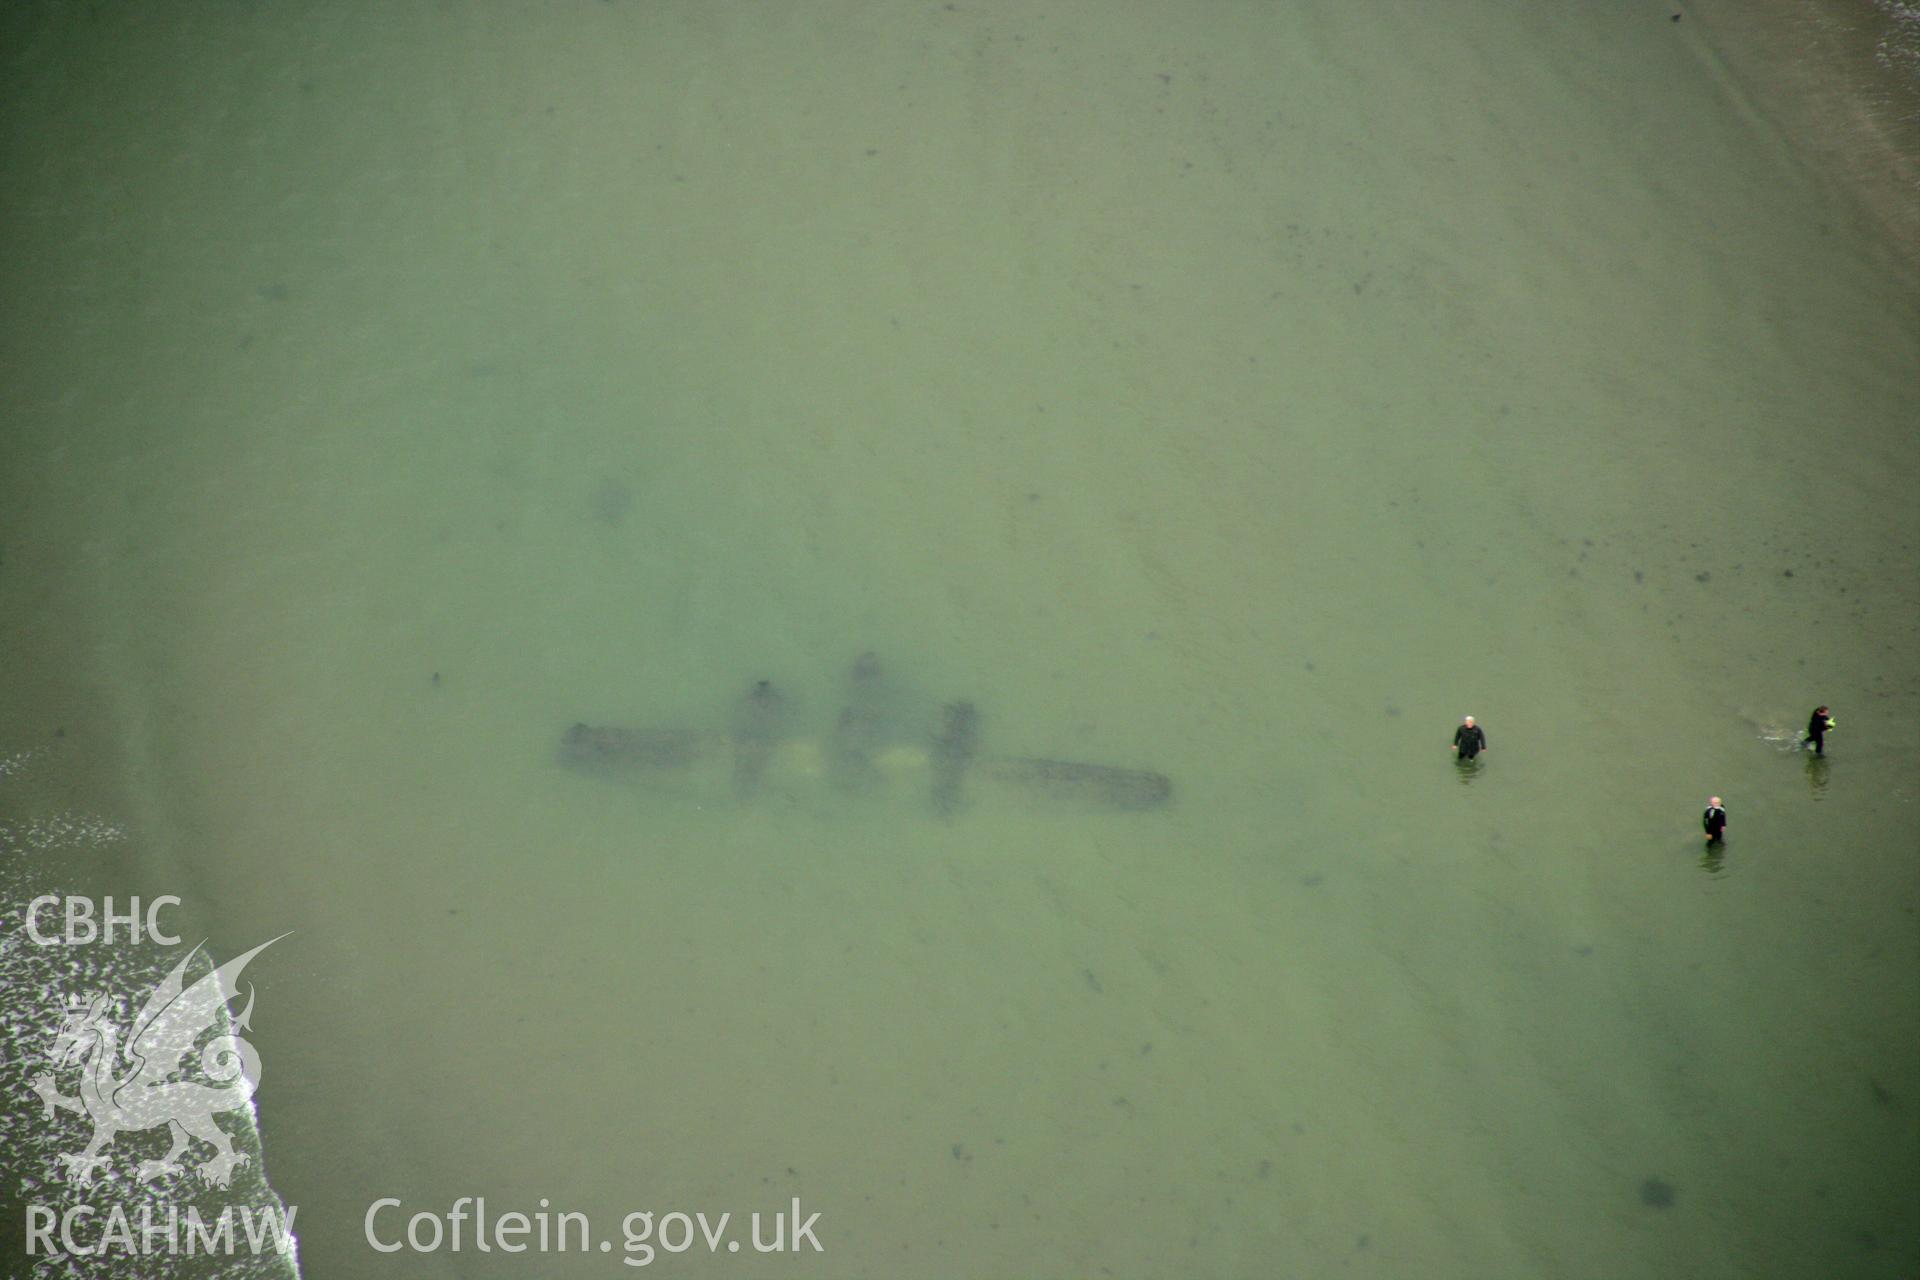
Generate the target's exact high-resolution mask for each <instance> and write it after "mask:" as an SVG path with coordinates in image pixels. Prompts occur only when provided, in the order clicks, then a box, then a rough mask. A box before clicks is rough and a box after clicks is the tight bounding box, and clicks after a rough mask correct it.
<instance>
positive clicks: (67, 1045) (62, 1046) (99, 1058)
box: [33, 934, 286, 1187]
mask: <svg viewBox="0 0 1920 1280" xmlns="http://www.w3.org/2000/svg"><path fill="white" fill-rule="evenodd" d="M280 937H281V938H284V937H286V935H285V934H281V935H280ZM278 941H280V938H271V939H269V940H268V941H266V942H263V943H261V944H260V945H259V946H257V947H255V948H254V949H253V950H251V951H249V952H247V953H246V954H244V955H240V956H236V957H235V958H234V959H232V960H229V961H227V963H225V964H224V965H221V966H220V967H219V968H217V969H215V970H213V971H212V972H210V973H208V974H206V975H205V976H204V977H202V978H200V979H199V980H197V981H196V982H194V983H193V985H191V986H188V985H187V984H186V972H187V966H188V965H189V964H191V963H192V962H193V958H194V957H195V956H196V955H198V954H200V947H198V946H196V947H195V948H194V949H193V950H192V951H190V952H188V953H187V955H186V957H185V958H184V959H183V960H181V961H180V963H179V964H177V965H175V966H174V967H173V972H172V973H169V974H168V975H167V976H166V977H165V978H163V979H162V980H161V981H160V982H159V984H158V985H156V986H155V987H154V989H153V991H152V992H151V993H150V994H149V995H148V996H147V999H146V1003H145V1004H144V1005H142V1006H141V1009H140V1014H139V1016H138V1017H136V1018H135V1019H134V1020H133V1022H132V1024H131V1026H130V1027H129V1028H128V1035H127V1041H126V1044H125V1046H124V1047H123V1046H122V1045H121V1043H120V1035H121V1029H120V1028H119V1027H117V1026H115V1025H114V1022H113V1020H112V1019H111V1017H110V1016H109V1009H108V1005H107V997H106V996H105V995H104V994H102V995H96V996H94V997H93V998H92V999H91V1000H85V999H83V998H82V999H73V998H70V999H69V1000H68V1001H67V1017H66V1020H65V1021H64V1022H63V1023H61V1025H60V1033H59V1035H57V1036H56V1037H55V1038H54V1042H53V1048H52V1049H51V1050H50V1051H49V1052H48V1055H47V1056H48V1057H49V1058H50V1059H51V1060H52V1062H53V1065H54V1067H55V1068H56V1069H61V1068H65V1067H68V1066H70V1065H72V1064H73V1063H76V1062H77V1063H80V1064H81V1065H80V1089H79V1093H78V1095H77V1096H75V1097H71V1098H69V1097H65V1096H63V1095H62V1094H61V1093H60V1092H59V1090H58V1089H57V1088H56V1087H55V1085H54V1078H53V1075H52V1073H51V1072H42V1073H41V1074H40V1075H38V1076H36V1077H34V1080H33V1091H34V1092H35V1093H37V1094H39V1095H40V1100H41V1101H42V1102H44V1103H45V1104H46V1108H47V1117H48V1118H49V1119H51V1118H52V1117H53V1113H54V1109H55V1108H60V1109H62V1110H65V1111H72V1112H75V1113H77V1114H79V1115H82V1116H85V1117H87V1118H89V1119H91V1120H92V1121H93V1138H92V1140H91V1141H90V1142H88V1143H87V1145H86V1149H85V1150H82V1151H74V1152H64V1153H62V1154H61V1156H60V1159H61V1160H62V1161H64V1162H65V1163H66V1166H67V1174H68V1178H69V1179H70V1180H71V1181H72V1182H73V1183H74V1184H75V1185H76V1186H82V1187H84V1186H86V1185H88V1184H89V1183H90V1182H92V1181H93V1171H94V1170H95V1169H97V1168H99V1167H100V1166H101V1165H103V1164H105V1163H107V1157H106V1156H105V1155H103V1154H102V1152H103V1151H104V1150H105V1149H106V1147H107V1146H108V1144H110V1143H111V1142H112V1141H113V1139H114V1137H115V1135H117V1134H119V1133H122V1132H127V1133H136V1132H140V1131H142V1130H147V1129H157V1128H159V1127H161V1126H163V1125H164V1126H166V1127H167V1128H169V1129H170V1130H171V1131H172V1134H173V1146H172V1148H171V1149H169V1150H168V1152H167V1154H166V1155H164V1156H162V1157H161V1158H160V1159H158V1160H142V1161H141V1162H140V1166H139V1169H138V1177H139V1179H140V1181H142V1182H147V1181H151V1180H152V1179H154V1178H157V1177H161V1176H162V1175H167V1174H174V1173H178V1172H179V1171H180V1167H181V1162H180V1157H181V1155H182V1154H183V1153H185V1152H186V1151H187V1149H188V1143H189V1140H190V1139H194V1138H197V1139H199V1140H200V1141H201V1142H204V1143H208V1144H210V1145H211V1146H212V1147H213V1149H214V1154H213V1156H212V1157H210V1158H209V1159H207V1160H206V1161H204V1162H203V1163H202V1164H201V1165H200V1168H199V1174H200V1179H201V1181H202V1182H204V1183H206V1184H207V1185H209V1186H216V1187H226V1186H230V1185H232V1182H233V1171H234V1170H235V1169H236V1168H238V1167H239V1166H240V1165H243V1164H245V1163H247V1159H248V1157H247V1154H246V1153H245V1152H244V1151H235V1150H234V1149H233V1139H231V1138H229V1137H228V1136H227V1134H226V1133H225V1132H224V1131H223V1130H222V1129H221V1128H220V1126H219V1125H218V1124H216V1123H214V1119H213V1118H214V1116H216V1115H218V1114H219V1113H220V1112H222V1111H232V1110H234V1109H235V1108H238V1107H242V1106H245V1105H246V1103H247V1100H248V1099H249V1098H251V1097H252V1096H253V1091H254V1090H255V1089H256V1088H258V1087H259V1083H260V1055H259V1054H258V1053H257V1052H255V1051H254V1047H253V1046H252V1045H250V1044H248V1043H247V1042H246V1041H245V1040H243V1039H241V1038H240V1036H239V1035H238V1034H236V1032H238V1031H245V1030H247V1029H248V1028H249V1026H250V1025H251V1021H252V1018H253V994H254V993H253V988H252V986H251V985H249V986H248V988H247V1006H246V1008H245V1009H243V1010H241V1012H240V1013H239V1015H238V1016H236V1017H234V1018H233V1019H232V1026H233V1028H234V1029H235V1030H234V1031H232V1032H229V1033H228V1034H224V1035H214V1036H212V1037H211V1038H210V1039H208V1040H207V1041H206V1043H205V1044H204V1045H199V1041H200V1039H201V1037H202V1036H206V1035H207V1034H208V1033H209V1032H215V1031H218V1030H219V1022H220V1015H221V1014H222V1013H223V1012H226V1011H227V1009H226V1006H227V1001H228V1000H230V999H232V998H233V997H231V996H228V995H226V994H224V993H226V992H228V991H233V990H234V989H235V988H234V985H233V984H234V983H235V982H236V981H237V980H238V978H239V977H240V971H241V970H243V969H245V968H246V967H247V962H248V961H249V960H252V959H253V958H254V957H255V956H257V955H259V954H260V953H261V952H262V951H265V950H266V949H267V948H268V947H270V946H272V945H273V944H274V943H275V942H278ZM202 945H204V944H202ZM196 1045H198V1046H199V1047H198V1052H196V1051H195V1049H196ZM189 1056H191V1057H192V1059H193V1063H194V1065H197V1067H198V1069H199V1070H198V1074H200V1075H202V1076H204V1077H205V1078H206V1080H207V1081H210V1082H211V1083H204V1082H202V1081H201V1080H198V1079H191V1078H189V1075H190V1068H189V1065H188V1062H187V1059H188V1058H189Z"/></svg>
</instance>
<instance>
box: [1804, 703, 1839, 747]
mask: <svg viewBox="0 0 1920 1280" xmlns="http://www.w3.org/2000/svg"><path fill="white" fill-rule="evenodd" d="M1831 728H1833V717H1832V716H1830V715H1828V714H1827V708H1825V707H1815V708H1814V709H1813V715H1812V716H1811V717H1810V718H1809V719H1808V720H1807V741H1808V742H1811V743H1812V744H1813V754H1815V755H1817V756H1823V755H1825V754H1827V730H1829V729H1831Z"/></svg>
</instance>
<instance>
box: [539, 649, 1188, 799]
mask: <svg viewBox="0 0 1920 1280" xmlns="http://www.w3.org/2000/svg"><path fill="white" fill-rule="evenodd" d="M934 711H935V709H934V708H931V707H928V706H925V705H921V701H920V700H919V699H916V698H913V697H912V696H910V695H906V694H904V693H903V692H902V691H901V690H899V689H897V688H895V687H894V686H893V685H892V684H891V683H890V682H889V681H888V680H887V678H886V675H885V673H884V672H883V670H882V669H881V665H880V661H879V659H878V658H876V657H874V655H873V654H871V653H863V654H861V655H860V656H859V658H857V659H855V661H854V663H853V665H852V667H851V668H850V669H849V670H848V672H847V679H846V688H845V691H844V694H843V696H842V700H841V707H840V711H839V715H838V718H837V719H836V720H835V721H834V723H833V726H832V728H831V730H830V731H829V732H828V733H827V735H826V736H825V738H824V739H823V738H820V737H810V736H808V735H806V734H805V733H804V732H802V731H801V726H799V725H797V724H796V723H795V718H794V716H793V715H792V712H791V708H790V707H789V705H788V702H787V699H786V697H785V695H783V694H782V693H781V692H780V690H779V689H778V688H776V687H775V686H774V684H773V683H772V682H771V681H768V680H758V681H755V682H754V683H753V684H752V685H751V686H750V687H749V688H748V689H747V690H746V691H745V692H744V693H743V694H741V695H740V697H739V698H738V699H737V700H736V701H735V703H734V706H733V711H732V716H731V719H730V721H729V723H728V724H727V726H726V727H725V728H724V729H720V730H716V731H709V732H700V731H697V730H693V729H687V728H681V727H665V728H628V727H624V726H619V725H590V724H585V723H577V724H575V725H573V726H572V727H571V728H569V729H568V730H567V731H566V732H565V733H563V734H562V735H561V738H560V761H561V763H563V764H565V765H567V766H569V767H571V768H574V769H578V770H581V771H584V772H590V773H598V774H604V775H611V776H621V777H628V776H631V777H648V776H655V777H660V778H663V779H664V778H669V777H674V776H681V775H686V776H691V775H694V774H697V773H700V772H702V771H708V772H712V771H717V770H721V769H730V770H731V774H732V789H733V794H734V796H735V797H736V798H737V799H740V800H751V799H752V798H753V797H754V796H755V795H757V794H759V793H760V792H761V791H762V790H764V789H767V788H768V787H770V786H783V787H784V786H791V785H796V784H810V783H815V782H824V783H825V784H827V785H830V786H832V787H834V788H836V789H838V790H840V791H843V792H848V793H856V794H857V793H868V792H880V791H883V790H889V789H894V790H900V789H904V790H916V789H917V790H922V791H923V793H924V794H925V796H926V797H927V803H928V804H929V806H930V807H931V808H932V810H933V812H934V813H936V814H938V815H939V816H940V817H943V818H948V817H952V816H953V814H955V813H956V812H958V811H959V810H960V809H961V808H962V807H963V805H964V804H965V802H966V799H967V796H968V794H969V793H970V791H971V790H972V789H973V788H975V787H977V786H982V785H984V786H987V787H1004V788H1007V789H1010V790H1014V791H1018V792H1023V793H1026V794H1028V795H1032V796H1037V797H1042V798H1045V799H1049V800H1058V801H1065V802H1068V803H1072V804H1077V805H1079V806H1082V807H1087V808H1096V809H1119V810H1130V809H1152V808H1156V807H1158V806H1160V805H1163V804H1166V803H1167V802H1168V800H1170V799H1171V798H1172V796H1173V782H1172V780H1171V779H1169V778H1168V777H1167V776H1166V775H1165V774H1163V773H1155V772H1153V771H1152V770H1149V769H1126V768H1119V767H1116V766H1114V765H1105V764H1088V763H1084V762H1081V761H1075V760H1054V759H1049V758H1045V757H1038V756H1003V755H991V754H984V753H983V752H982V750H981V746H980V716H979V713H978V712H977V711H976V710H975V709H974V705H973V704H972V703H971V702H964V701H962V702H949V703H946V704H945V705H944V706H940V707H938V708H937V714H934Z"/></svg>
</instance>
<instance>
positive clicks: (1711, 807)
mask: <svg viewBox="0 0 1920 1280" xmlns="http://www.w3.org/2000/svg"><path fill="white" fill-rule="evenodd" d="M1700 825H1701V826H1702V827H1704V828H1706V832H1707V843H1708V844H1719V843H1720V836H1721V834H1722V833H1723V832H1725V831H1726V829H1727V807H1726V806H1725V805H1723V804H1721V803H1720V797H1719V796H1709V797H1708V798H1707V811H1706V812H1705V813H1703V814H1701V815H1700Z"/></svg>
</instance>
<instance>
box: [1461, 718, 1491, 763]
mask: <svg viewBox="0 0 1920 1280" xmlns="http://www.w3.org/2000/svg"><path fill="white" fill-rule="evenodd" d="M1486 749H1487V733H1486V730H1484V729H1482V728H1481V727H1480V726H1479V725H1477V724H1475V723H1474V722H1473V717H1472V716H1468V717H1467V718H1466V719H1464V720H1462V721H1461V722H1460V727H1459V728H1458V729H1455V730H1454V731H1453V754H1455V755H1456V756H1459V757H1460V758H1461V759H1462V760H1471V759H1473V758H1474V757H1475V756H1477V755H1479V754H1480V753H1481V752H1482V751H1485V750H1486Z"/></svg>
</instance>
